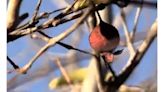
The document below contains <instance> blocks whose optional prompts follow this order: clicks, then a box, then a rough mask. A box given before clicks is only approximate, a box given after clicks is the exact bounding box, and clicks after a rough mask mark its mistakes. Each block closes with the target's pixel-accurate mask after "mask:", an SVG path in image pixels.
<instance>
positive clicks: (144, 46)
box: [116, 21, 157, 87]
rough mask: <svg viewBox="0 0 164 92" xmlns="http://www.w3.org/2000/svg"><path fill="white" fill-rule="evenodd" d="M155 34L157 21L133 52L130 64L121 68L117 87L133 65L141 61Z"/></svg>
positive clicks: (133, 67)
mask: <svg viewBox="0 0 164 92" xmlns="http://www.w3.org/2000/svg"><path fill="white" fill-rule="evenodd" d="M156 36H157V21H156V22H154V23H153V25H152V27H151V29H150V31H149V32H148V34H147V36H146V38H145V40H144V41H143V43H142V44H141V46H140V47H139V48H138V50H137V52H136V53H135V55H134V57H133V58H132V59H130V60H129V61H131V64H130V65H129V66H127V67H126V68H125V70H123V71H122V72H121V73H120V74H119V76H118V79H117V80H116V83H117V87H119V86H120V85H121V84H122V83H124V82H125V81H126V80H127V79H128V77H129V76H130V74H131V73H132V72H133V70H134V69H135V67H136V66H137V65H138V64H139V63H140V62H141V59H142V57H143V56H144V54H145V52H146V51H147V50H148V48H149V47H150V45H151V43H152V42H153V41H154V39H155V38H156Z"/></svg>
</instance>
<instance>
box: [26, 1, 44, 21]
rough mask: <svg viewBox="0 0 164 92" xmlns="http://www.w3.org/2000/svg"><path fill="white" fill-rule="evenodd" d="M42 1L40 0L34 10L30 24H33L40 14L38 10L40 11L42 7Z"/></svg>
mask: <svg viewBox="0 0 164 92" xmlns="http://www.w3.org/2000/svg"><path fill="white" fill-rule="evenodd" d="M41 3H42V0H38V3H37V6H36V8H35V11H34V14H33V17H32V19H31V21H30V23H29V24H33V23H34V21H35V19H36V17H37V15H38V12H39V8H40V5H41Z"/></svg>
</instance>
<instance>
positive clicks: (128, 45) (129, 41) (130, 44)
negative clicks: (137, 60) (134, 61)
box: [121, 10, 135, 55]
mask: <svg viewBox="0 0 164 92" xmlns="http://www.w3.org/2000/svg"><path fill="white" fill-rule="evenodd" d="M121 17H122V23H123V28H124V33H125V37H126V43H127V47H128V49H129V51H130V55H134V53H135V49H134V46H133V44H132V42H131V40H130V34H129V31H128V27H127V24H126V22H125V21H126V20H125V15H124V12H123V10H121Z"/></svg>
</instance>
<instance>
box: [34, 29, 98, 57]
mask: <svg viewBox="0 0 164 92" xmlns="http://www.w3.org/2000/svg"><path fill="white" fill-rule="evenodd" d="M39 33H40V34H41V35H42V37H40V36H37V35H33V38H35V39H41V40H43V41H45V42H48V41H49V40H50V39H51V38H52V37H50V36H48V35H47V34H45V33H43V32H41V31H39ZM56 44H59V45H60V46H62V47H64V48H66V49H68V50H75V51H79V52H81V53H84V54H88V55H91V56H95V55H94V54H92V53H90V52H87V51H84V50H81V49H78V48H74V47H73V46H71V45H68V44H66V43H63V42H60V41H59V42H56Z"/></svg>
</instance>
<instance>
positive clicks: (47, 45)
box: [19, 8, 93, 73]
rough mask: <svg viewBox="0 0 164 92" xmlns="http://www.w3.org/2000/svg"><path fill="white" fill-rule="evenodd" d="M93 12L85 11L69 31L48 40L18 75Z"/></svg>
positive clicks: (24, 71)
mask: <svg viewBox="0 0 164 92" xmlns="http://www.w3.org/2000/svg"><path fill="white" fill-rule="evenodd" d="M92 11H93V8H89V9H88V11H86V12H85V13H84V14H83V15H82V16H81V18H80V19H79V20H78V21H77V22H76V23H75V24H73V25H72V26H71V27H70V28H69V29H67V30H66V31H65V32H63V33H61V34H60V35H58V36H57V37H53V38H51V39H50V40H49V42H48V43H47V44H46V45H45V46H43V47H42V48H41V49H40V50H39V51H38V52H37V53H36V55H35V56H34V57H33V58H32V59H31V60H30V61H29V62H28V63H27V64H26V65H25V66H24V67H23V68H21V69H20V71H19V72H20V73H26V72H27V71H28V70H29V69H30V68H31V66H32V65H33V63H34V62H35V61H36V59H37V58H38V57H39V56H41V55H42V54H43V53H44V52H45V51H46V50H47V49H48V48H50V47H52V46H54V45H55V44H56V42H59V41H61V40H63V39H64V38H66V37H67V36H68V35H70V34H71V33H72V32H73V31H74V30H75V29H76V28H77V27H78V26H79V25H80V24H81V23H82V22H83V21H84V20H85V19H86V18H87V16H88V15H89V14H90V13H91V12H92Z"/></svg>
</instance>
